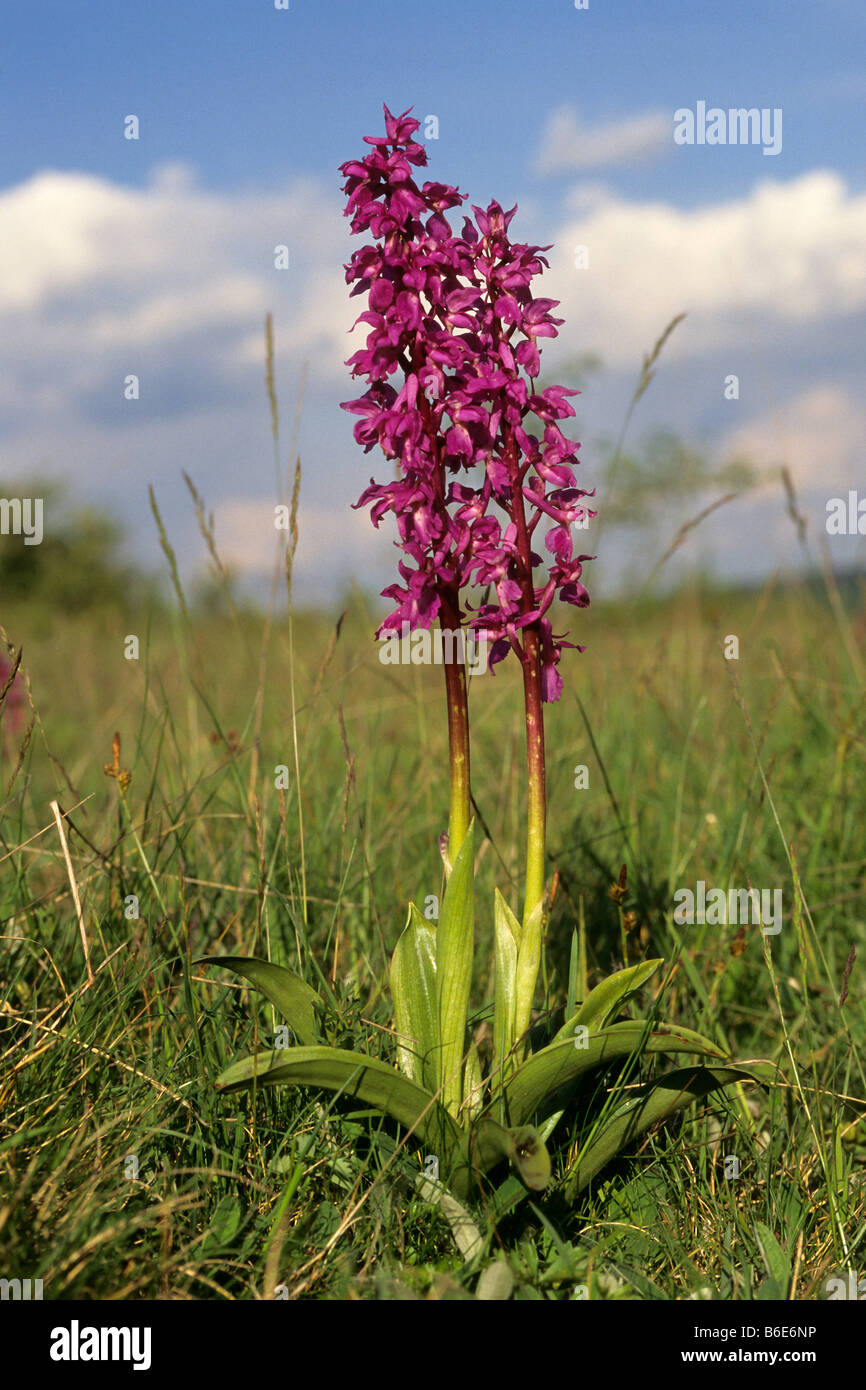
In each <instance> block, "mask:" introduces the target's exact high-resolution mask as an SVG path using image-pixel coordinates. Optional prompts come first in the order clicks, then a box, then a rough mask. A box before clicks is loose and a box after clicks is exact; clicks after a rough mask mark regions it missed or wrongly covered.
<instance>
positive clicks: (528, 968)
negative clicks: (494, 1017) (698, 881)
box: [514, 901, 544, 1051]
mask: <svg viewBox="0 0 866 1390" xmlns="http://www.w3.org/2000/svg"><path fill="white" fill-rule="evenodd" d="M543 930H544V902H543V901H542V902H540V903H539V904H538V905H537V907H536V908H535V910H534V912H533V913H532V915H531V916H530V917H529V919H528V920H527V921H525V922H524V923H523V925H522V927H521V928H520V937H519V944H518V948H517V974H516V978H515V984H514V1037H515V1039H516V1040H517V1041H518V1042H519V1040H520V1039H521V1038H522V1037H523V1036H524V1034H525V1033H527V1032H528V1029H529V1023H530V1019H531V1018H532V1001H533V999H534V998H535V986H536V983H537V981H538V967H539V965H540V963H541V936H542V932H543ZM528 1045H529V1044H528V1040H527V1042H526V1043H525V1045H524V1048H523V1049H521V1051H525V1048H526V1047H528Z"/></svg>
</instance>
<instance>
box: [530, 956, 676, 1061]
mask: <svg viewBox="0 0 866 1390" xmlns="http://www.w3.org/2000/svg"><path fill="white" fill-rule="evenodd" d="M661 965H664V959H663V958H659V959H658V960H644V961H641V962H640V964H639V965H630V966H629V967H628V969H626V970H617V971H615V972H614V974H613V975H608V977H607V979H606V980H602V981H601V984H598V985H596V987H595V989H591V990H590V992H589V994H588V995H587V996H586V998H585V999H584V1001H583V1003H582V1004H580V1005H579V1006H578V1008H577V1011H576V1012H575V1013H574V1014H573V1015H572V1017H571V1019H570V1020H569V1023H568V1024H566V1025H565V1026H566V1027H567V1028H568V1027H570V1028H571V1031H572V1032H573V1031H574V1026H575V1024H578V1023H583V1024H585V1025H586V1027H587V1028H591V1029H592V1031H593V1032H598V1030H599V1029H600V1028H604V1026H605V1024H607V1023H609V1022H610V1020H611V1019H612V1018H613V1017H614V1015H615V1014H616V1012H617V1010H618V1009H620V1008H622V1006H623V1004H625V1003H626V1001H627V1000H629V999H631V997H632V995H634V994H636V993H637V991H638V990H639V989H640V988H641V987H642V986H643V985H645V984H646V982H647V980H649V979H651V978H652V976H653V975H654V974H655V973H656V971H657V970H658V968H659V966H661ZM562 1031H563V1030H560V1032H562ZM557 1036H559V1034H558V1035H557ZM554 1041H555V1039H554Z"/></svg>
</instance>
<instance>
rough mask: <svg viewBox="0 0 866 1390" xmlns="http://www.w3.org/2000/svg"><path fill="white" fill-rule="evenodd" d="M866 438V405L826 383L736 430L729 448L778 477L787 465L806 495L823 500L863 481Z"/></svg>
mask: <svg viewBox="0 0 866 1390" xmlns="http://www.w3.org/2000/svg"><path fill="white" fill-rule="evenodd" d="M864 438H866V410H864V408H863V407H862V406H861V405H860V404H859V403H858V402H857V401H854V400H852V399H851V397H850V396H849V395H848V394H847V393H846V392H845V391H843V390H841V389H840V388H839V387H838V386H836V385H834V384H833V383H832V382H825V383H823V384H821V385H818V386H815V387H814V388H813V389H811V390H809V391H806V392H804V393H802V394H801V395H799V396H796V397H794V398H793V399H792V400H790V401H788V402H786V403H785V404H784V405H782V406H780V407H779V409H778V410H774V411H772V412H771V413H767V414H764V415H760V416H758V417H756V418H755V419H754V420H751V421H749V422H747V423H746V424H745V425H743V426H742V427H741V428H740V429H737V430H734V431H732V432H731V433H730V434H729V435H728V436H727V438H726V440H725V450H726V452H728V453H729V454H731V455H733V456H738V455H743V456H746V457H748V458H749V459H751V460H753V461H754V462H755V463H757V464H758V465H759V466H761V467H762V468H765V469H774V470H776V474H777V476H778V469H779V468H780V467H781V466H782V465H783V464H784V465H785V466H786V467H787V468H788V471H789V473H790V475H791V478H792V480H793V482H794V486H795V488H796V490H797V492H798V493H799V494H800V496H801V497H802V498H804V499H813V500H814V499H817V500H820V501H821V502H822V505H823V500H824V499H825V498H826V497H828V496H829V495H831V494H836V493H839V492H843V491H845V490H846V489H848V488H856V487H857V486H858V484H862V480H863V440H864ZM770 485H771V486H772V484H770Z"/></svg>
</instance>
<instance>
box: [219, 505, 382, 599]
mask: <svg viewBox="0 0 866 1390" xmlns="http://www.w3.org/2000/svg"><path fill="white" fill-rule="evenodd" d="M214 523H215V524H214V535H215V538H216V545H217V551H218V553H219V556H220V558H221V560H222V561H223V563H224V564H227V565H230V566H232V567H233V568H234V569H236V570H238V571H240V572H241V573H242V574H246V575H253V576H269V575H270V574H271V572H272V570H273V566H274V555H275V552H276V549H277V545H278V541H279V535H280V533H278V532H277V531H276V529H275V526H274V504H273V502H272V501H270V500H269V499H268V498H251V497H229V498H226V499H225V500H224V501H222V502H220V503H219V504H218V505H217V506H216V507H215V508H214ZM387 552H388V547H387V544H386V543H385V540H384V539H383V537H382V536H377V534H376V531H375V530H374V528H373V527H372V526H371V525H370V518H369V515H368V514H367V512H366V511H353V510H352V508H351V507H341V508H340V509H339V510H337V509H335V508H334V507H327V506H321V505H319V504H317V503H314V502H302V503H301V505H300V507H299V509H298V548H297V552H296V557H295V559H296V565H297V567H298V568H299V569H300V570H301V572H302V573H303V572H304V571H306V572H308V573H310V574H312V573H314V572H315V571H316V570H317V569H319V570H320V571H321V569H322V568H323V566H324V565H325V564H326V565H327V569H328V572H329V573H332V574H333V573H336V575H337V576H338V577H339V578H342V579H348V578H349V577H350V576H352V575H359V574H363V573H369V572H370V570H371V568H372V569H373V570H374V571H375V570H377V569H378V566H379V562H381V561H383V560H384V558H385V557H387Z"/></svg>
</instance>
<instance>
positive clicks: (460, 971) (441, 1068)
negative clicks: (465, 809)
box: [436, 821, 475, 1115]
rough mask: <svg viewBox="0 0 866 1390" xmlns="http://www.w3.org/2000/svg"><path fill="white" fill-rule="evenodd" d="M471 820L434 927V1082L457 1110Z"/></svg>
mask: <svg viewBox="0 0 866 1390" xmlns="http://www.w3.org/2000/svg"><path fill="white" fill-rule="evenodd" d="M474 825H475V822H474V821H470V823H469V829H468V830H467V832H466V836H465V838H464V840H463V844H462V845H461V846H460V851H459V853H458V855H457V858H456V859H455V861H454V867H453V868H452V870H451V877H450V878H449V880H448V885H447V887H446V889H445V896H444V898H443V900H442V911H441V913H440V915H439V926H438V928H437V930H436V991H437V1002H438V1016H439V1051H438V1070H437V1080H438V1085H437V1087H436V1090H437V1092H439V1094H440V1095H441V1096H442V1099H443V1102H444V1104H445V1106H446V1108H447V1109H448V1110H449V1111H450V1112H451V1114H453V1115H456V1114H457V1111H458V1109H459V1107H460V1102H461V1101H462V1099H463V1056H464V1053H465V1051H466V1046H465V1038H466V1015H467V1010H468V1007H469V989H470V986H471V984H472V957H473V950H474V945H475V911H474V902H475V882H474V870H475V860H474V854H473V848H472V846H473V841H474V838H475V837H474V834H473V830H474Z"/></svg>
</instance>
